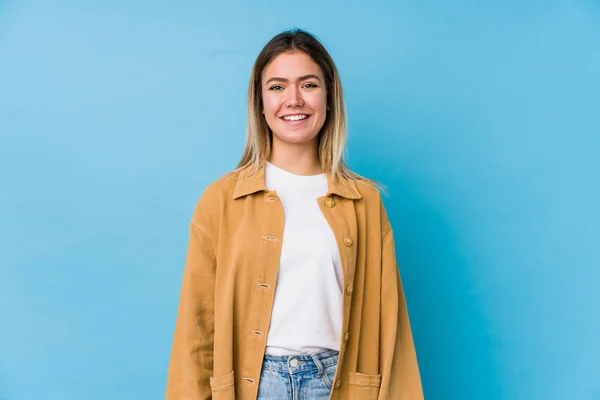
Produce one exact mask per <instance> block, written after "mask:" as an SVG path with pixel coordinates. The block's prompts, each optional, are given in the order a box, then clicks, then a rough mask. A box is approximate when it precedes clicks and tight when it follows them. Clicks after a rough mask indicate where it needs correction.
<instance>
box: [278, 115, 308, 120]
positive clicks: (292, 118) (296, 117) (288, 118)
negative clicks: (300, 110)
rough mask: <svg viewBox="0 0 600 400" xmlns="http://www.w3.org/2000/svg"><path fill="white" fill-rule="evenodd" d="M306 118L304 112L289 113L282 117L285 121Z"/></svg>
mask: <svg viewBox="0 0 600 400" xmlns="http://www.w3.org/2000/svg"><path fill="white" fill-rule="evenodd" d="M306 118H308V115H306V114H301V115H290V116H287V117H283V119H285V120H286V121H299V120H301V119H306Z"/></svg>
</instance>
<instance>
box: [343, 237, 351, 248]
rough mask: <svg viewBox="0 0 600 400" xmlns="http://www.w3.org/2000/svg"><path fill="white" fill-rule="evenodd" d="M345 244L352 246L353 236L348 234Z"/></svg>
mask: <svg viewBox="0 0 600 400" xmlns="http://www.w3.org/2000/svg"><path fill="white" fill-rule="evenodd" d="M344 244H345V245H346V246H348V247H350V246H352V238H351V237H350V236H346V237H345V238H344Z"/></svg>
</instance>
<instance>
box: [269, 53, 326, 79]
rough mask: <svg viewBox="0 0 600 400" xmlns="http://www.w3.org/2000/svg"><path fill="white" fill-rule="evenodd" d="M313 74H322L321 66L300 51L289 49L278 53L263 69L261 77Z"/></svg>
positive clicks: (289, 76)
mask: <svg viewBox="0 0 600 400" xmlns="http://www.w3.org/2000/svg"><path fill="white" fill-rule="evenodd" d="M307 74H314V75H317V76H323V74H322V71H321V68H319V66H318V65H317V63H315V62H314V61H313V60H312V58H311V57H310V56H309V55H308V54H306V53H304V52H302V51H290V52H285V53H281V54H279V55H278V56H277V57H275V58H274V59H273V60H272V61H271V62H270V63H269V64H268V65H267V67H266V68H265V69H264V70H263V73H262V75H263V77H264V78H266V79H268V78H269V77H272V76H277V77H281V78H293V77H295V76H301V75H307Z"/></svg>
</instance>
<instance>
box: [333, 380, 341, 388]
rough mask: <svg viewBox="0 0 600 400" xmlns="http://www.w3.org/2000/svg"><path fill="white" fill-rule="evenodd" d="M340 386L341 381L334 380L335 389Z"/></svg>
mask: <svg viewBox="0 0 600 400" xmlns="http://www.w3.org/2000/svg"><path fill="white" fill-rule="evenodd" d="M340 386H342V382H340V381H339V380H337V381H336V382H335V385H334V387H335V388H336V389H339V388H340Z"/></svg>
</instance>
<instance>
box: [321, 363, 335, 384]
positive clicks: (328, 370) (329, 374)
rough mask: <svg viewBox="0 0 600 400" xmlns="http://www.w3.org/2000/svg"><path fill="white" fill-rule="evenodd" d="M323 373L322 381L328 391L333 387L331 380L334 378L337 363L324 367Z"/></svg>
mask: <svg viewBox="0 0 600 400" xmlns="http://www.w3.org/2000/svg"><path fill="white" fill-rule="evenodd" d="M324 369H325V372H324V373H323V381H324V382H325V384H326V385H327V387H328V388H329V389H331V388H332V387H333V380H334V378H335V371H336V370H337V363H336V364H333V365H330V366H328V367H325V368H324Z"/></svg>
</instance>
